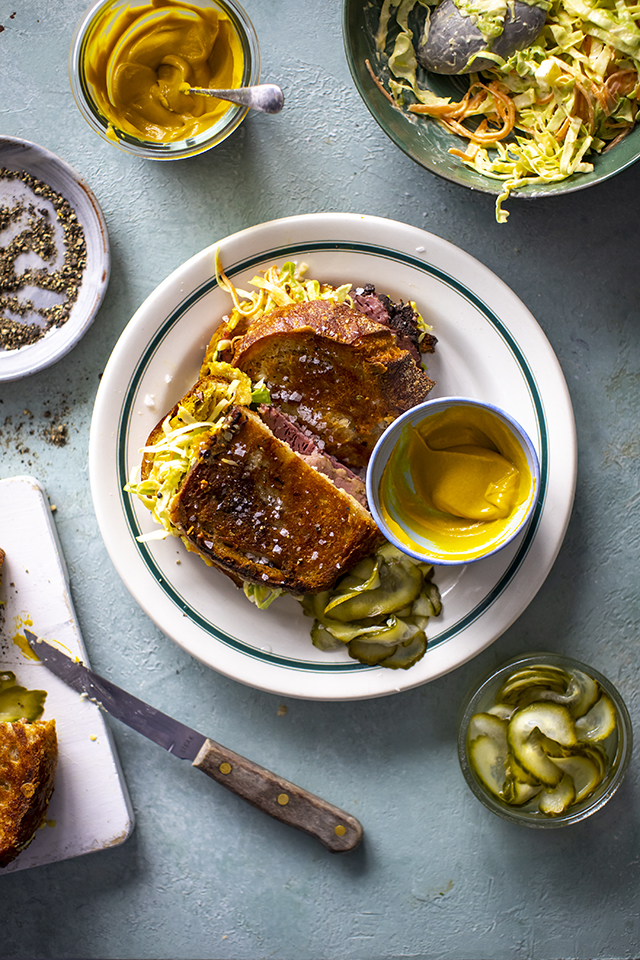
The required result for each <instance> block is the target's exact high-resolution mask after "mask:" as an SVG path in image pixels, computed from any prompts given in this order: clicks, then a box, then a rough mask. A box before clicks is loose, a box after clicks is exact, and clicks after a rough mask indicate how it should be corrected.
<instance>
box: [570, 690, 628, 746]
mask: <svg viewBox="0 0 640 960" xmlns="http://www.w3.org/2000/svg"><path fill="white" fill-rule="evenodd" d="M617 723H618V716H617V714H616V708H615V707H614V705H613V703H612V702H611V700H610V699H609V697H608V696H607V695H606V694H604V693H603V694H602V696H601V697H600V699H599V700H598V701H597V702H596V703H595V704H594V706H593V707H591V710H589V711H588V712H587V713H585V715H584V716H583V717H579V719H578V720H576V733H577V735H578V738H579V739H580V740H581V741H587V742H598V741H599V740H606V739H607V737H609V736H611V734H612V733H613V731H614V730H615V729H616V726H617Z"/></svg>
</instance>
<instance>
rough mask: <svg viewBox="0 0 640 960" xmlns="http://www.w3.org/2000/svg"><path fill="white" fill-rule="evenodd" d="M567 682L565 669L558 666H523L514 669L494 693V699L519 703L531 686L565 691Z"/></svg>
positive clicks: (560, 691) (527, 695) (558, 691)
mask: <svg viewBox="0 0 640 960" xmlns="http://www.w3.org/2000/svg"><path fill="white" fill-rule="evenodd" d="M567 683H568V676H567V673H566V671H564V670H561V669H560V668H559V667H550V666H546V667H545V666H539V667H524V668H523V669H522V670H516V672H515V673H513V674H511V675H510V676H509V677H508V678H507V680H505V682H504V683H503V684H502V686H501V687H500V689H499V690H498V692H497V693H496V700H497V701H500V702H502V703H519V701H520V699H521V698H522V697H529V695H530V694H529V691H530V690H531V688H532V687H539V688H541V689H543V690H554V691H556V692H557V693H559V694H562V693H564V692H565V690H566V688H567Z"/></svg>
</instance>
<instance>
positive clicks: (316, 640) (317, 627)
mask: <svg viewBox="0 0 640 960" xmlns="http://www.w3.org/2000/svg"><path fill="white" fill-rule="evenodd" d="M311 643H312V644H313V645H314V647H317V648H318V650H324V651H325V652H326V651H328V650H338V649H339V648H340V647H344V640H338V639H337V638H336V637H334V636H333V634H331V633H329V631H328V630H325V628H324V627H323V626H322V624H321V623H318V621H317V620H316V621H315V623H314V624H313V627H312V628H311Z"/></svg>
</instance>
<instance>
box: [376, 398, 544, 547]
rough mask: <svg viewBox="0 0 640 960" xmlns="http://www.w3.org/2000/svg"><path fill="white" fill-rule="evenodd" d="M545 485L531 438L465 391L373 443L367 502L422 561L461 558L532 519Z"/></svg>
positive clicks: (425, 406)
mask: <svg viewBox="0 0 640 960" xmlns="http://www.w3.org/2000/svg"><path fill="white" fill-rule="evenodd" d="M539 486H540V465H539V461H538V456H537V453H536V449H535V447H534V445H533V442H532V441H531V438H530V437H529V435H528V434H527V433H526V431H525V430H524V429H523V427H521V426H520V424H519V423H518V422H517V421H516V420H515V419H514V418H513V417H512V416H511V415H510V414H508V413H507V412H506V411H505V410H502V409H500V408H499V407H496V406H494V405H493V404H490V403H484V402H482V401H480V400H473V399H470V398H467V397H443V398H440V399H437V400H427V401H426V402H425V403H422V404H419V405H418V406H416V407H413V408H412V409H410V410H407V411H406V413H403V414H402V415H401V416H400V417H398V418H397V420H395V421H394V422H393V423H392V424H391V425H390V426H389V427H387V429H386V430H385V432H384V433H383V434H382V436H381V437H380V439H379V440H378V442H377V444H376V446H375V447H374V450H373V453H372V455H371V459H370V461H369V465H368V468H367V499H368V502H369V508H370V510H371V513H372V515H373V517H374V519H375V521H376V523H377V524H378V526H379V527H380V530H381V531H382V533H383V534H384V535H385V537H386V538H387V539H388V540H390V541H391V543H393V544H394V545H395V546H396V547H398V549H399V550H402V551H404V552H405V553H407V554H408V555H409V556H411V557H414V558H415V559H416V560H420V561H424V562H427V563H434V564H445V565H454V564H465V563H472V562H474V561H477V560H482V559H483V558H485V557H489V556H491V555H492V554H494V553H496V552H497V551H498V550H501V549H502V548H503V547H505V546H506V545H507V544H508V543H510V542H511V541H512V540H513V538H514V537H516V536H518V534H520V533H522V532H523V530H524V529H525V528H526V526H527V525H528V523H529V521H530V519H531V516H532V514H533V511H534V509H535V506H536V503H537V501H538V492H539Z"/></svg>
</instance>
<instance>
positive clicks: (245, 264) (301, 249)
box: [117, 240, 549, 674]
mask: <svg viewBox="0 0 640 960" xmlns="http://www.w3.org/2000/svg"><path fill="white" fill-rule="evenodd" d="M328 251H345V252H349V253H354V252H356V253H364V254H367V255H369V256H377V257H381V258H382V259H386V260H392V261H394V262H397V263H402V264H405V265H408V266H410V267H412V268H414V269H416V270H418V271H420V272H421V273H425V274H427V275H429V276H431V277H434V278H435V279H437V280H438V281H440V282H441V283H443V284H444V285H446V286H448V287H450V288H452V289H453V290H455V291H456V293H457V294H458V295H459V296H461V297H463V298H464V299H465V300H467V301H468V302H469V303H471V304H473V306H474V307H475V308H476V309H477V310H478V311H479V312H480V313H481V314H482V315H483V316H484V317H485V319H486V320H487V321H488V322H489V323H490V324H491V326H492V327H493V328H494V329H495V330H496V331H497V333H498V334H499V335H500V337H501V338H502V339H503V340H504V342H505V344H506V345H507V346H508V348H509V350H510V352H511V353H512V355H513V357H514V359H515V361H516V363H517V365H518V367H519V369H520V371H521V373H522V376H523V379H524V381H525V383H526V384H527V388H528V390H529V394H530V396H531V401H532V404H533V407H534V410H535V414H536V420H537V424H538V431H539V438H540V496H539V498H538V502H537V505H536V507H535V510H534V512H533V514H532V517H531V521H530V523H529V526H528V527H527V530H526V532H525V534H524V536H523V537H522V540H521V542H520V545H519V547H518V550H517V552H516V554H515V555H514V557H513V559H512V561H511V563H510V564H509V566H508V568H507V569H506V570H505V572H504V573H503V575H502V576H501V577H500V579H499V580H498V581H497V583H496V584H495V585H494V586H493V588H492V589H491V590H490V591H489V593H488V594H487V595H486V597H484V598H483V599H482V600H481V601H480V602H479V603H478V604H477V605H476V606H475V607H474V608H473V610H471V611H469V613H468V614H466V615H465V616H464V617H462V618H461V619H460V620H458V621H457V622H456V623H455V624H453V625H452V626H451V627H449V629H448V630H446V631H444V632H443V633H441V634H439V635H438V636H437V637H435V638H433V639H432V640H430V641H429V647H428V650H432V649H434V648H435V647H438V646H441V645H442V644H443V643H446V642H447V641H449V640H452V639H453V638H455V637H456V636H458V635H459V634H460V633H462V632H463V631H464V630H466V629H467V628H468V627H469V626H470V625H471V624H473V623H474V622H475V621H476V620H478V618H479V617H481V616H482V615H483V614H484V613H485V611H487V610H488V609H489V607H491V606H492V605H493V604H494V603H495V602H496V600H497V599H498V598H499V597H500V596H501V594H502V593H503V592H504V591H505V589H506V588H507V587H508V585H509V584H510V582H511V581H512V580H513V578H514V576H515V575H516V573H517V571H518V570H519V568H520V567H521V565H522V563H523V562H524V559H525V557H526V555H527V553H528V552H529V549H530V547H531V544H532V542H533V540H534V538H535V535H536V533H537V530H538V526H539V524H540V520H541V517H542V512H543V509H544V503H545V499H546V493H547V484H548V474H549V447H548V432H547V423H546V418H545V414H544V408H543V404H542V399H541V397H540V392H539V390H538V386H537V383H536V380H535V377H534V375H533V372H532V370H531V368H530V367H529V364H528V362H527V360H526V357H525V356H524V354H523V353H522V351H521V350H520V347H519V346H518V344H517V342H516V341H515V339H514V338H513V336H512V334H511V333H510V331H509V330H508V329H507V328H506V327H505V325H504V324H503V323H502V321H501V320H500V319H499V317H497V316H496V314H495V313H494V312H493V311H492V310H491V309H490V307H489V306H488V305H487V304H486V303H484V301H483V300H482V299H481V298H480V297H478V296H477V295H476V294H475V293H473V292H472V291H471V290H469V289H468V288H467V287H465V286H464V284H462V283H461V282H460V281H459V280H456V279H455V278H454V277H451V276H449V275H448V274H447V273H445V272H444V271H442V270H440V269H439V268H438V267H435V266H432V265H431V264H428V263H425V261H424V260H422V259H418V258H416V257H413V256H411V255H410V254H406V253H403V252H401V251H398V250H389V249H387V248H386V247H382V246H378V245H376V244H368V243H352V242H350V241H339V240H336V241H331V242H327V241H319V242H318V241H314V242H307V243H295V244H287V245H285V246H279V247H273V248H272V249H270V250H264V251H261V252H260V253H259V254H256V255H255V256H252V257H247V258H246V259H245V260H241V261H238V262H237V263H235V264H233V265H231V266H230V267H229V268H225V273H226V275H227V276H228V277H229V278H232V277H234V276H236V275H237V274H238V273H241V272H242V271H243V270H249V269H251V268H252V267H257V266H259V265H262V264H264V263H265V261H266V260H269V259H272V258H275V259H276V260H279V259H281V258H284V259H289V258H292V257H295V256H300V255H304V254H309V253H314V252H316V253H317V252H328ZM216 286H217V281H216V279H215V277H211V278H210V279H209V280H207V281H206V282H205V283H203V284H202V285H201V286H199V287H198V288H197V289H195V290H193V291H192V292H191V293H190V294H189V295H188V296H187V297H185V299H184V300H183V301H182V302H181V303H180V304H178V306H176V307H175V309H174V310H173V311H172V312H171V313H170V314H169V315H168V316H167V317H166V319H165V320H164V322H163V323H162V324H161V325H160V326H159V327H158V330H157V331H156V333H155V335H154V336H153V337H152V338H151V340H150V341H149V343H148V345H147V347H146V349H145V351H144V352H143V354H142V356H141V357H140V359H139V361H138V363H137V365H136V367H135V370H134V371H133V373H132V375H131V377H130V380H129V384H128V386H127V390H126V393H125V397H124V402H123V405H122V409H121V412H120V419H119V423H118V434H117V444H118V476H119V481H120V483H119V487H120V500H121V504H122V509H123V511H124V515H125V518H126V521H127V524H128V527H129V530H130V532H131V536H132V538H133V540H134V542H135V544H136V546H137V548H138V552H139V554H140V557H141V559H142V561H143V562H144V564H145V566H146V567H147V569H148V570H149V572H150V573H151V575H152V576H153V578H154V579H155V580H156V582H157V584H158V586H159V587H160V589H161V590H162V591H163V592H164V594H165V595H166V596H167V597H168V598H169V599H170V600H171V601H172V603H174V604H175V605H176V607H177V608H178V609H179V610H180V611H181V612H182V613H183V614H185V615H186V616H187V617H188V618H189V619H190V620H191V621H192V623H194V624H196V625H197V626H198V627H200V629H202V630H204V631H205V632H206V633H207V634H209V635H210V636H211V637H214V638H215V639H216V640H218V641H220V643H223V644H226V645H227V646H229V647H231V648H233V649H234V650H238V651H240V652H241V653H243V654H245V655H246V656H249V657H252V658H253V659H255V660H261V661H264V662H267V663H271V664H275V665H277V666H279V667H283V668H285V669H287V668H288V669H294V670H305V671H310V672H315V673H340V674H343V673H350V672H354V671H362V670H372V669H380V668H378V667H367V666H364V665H363V664H360V663H356V662H355V661H354V663H332V664H328V663H327V664H323V663H316V662H313V661H307V660H296V659H292V658H290V657H283V656H280V655H278V654H275V653H269V652H267V651H265V650H259V649H256V648H254V647H252V646H249V645H248V644H247V643H245V642H244V641H242V640H240V639H239V638H238V637H234V636H231V635H230V634H228V633H225V632H224V631H222V630H221V629H220V628H219V627H217V626H216V625H215V624H214V623H211V622H210V621H209V620H207V619H205V618H204V617H203V616H202V615H201V614H200V613H199V612H198V611H197V610H195V609H194V608H193V607H192V606H191V605H190V604H189V603H188V601H187V600H186V599H185V598H184V597H183V596H181V594H180V593H178V591H177V590H176V589H175V588H174V587H173V586H172V584H171V583H168V582H167V580H166V579H165V577H164V576H163V574H162V572H161V570H160V569H159V567H158V565H157V564H156V562H155V560H154V558H153V556H152V554H151V553H150V551H149V549H148V547H147V545H146V544H144V543H139V542H138V541H137V539H136V538H137V537H138V536H139V535H140V534H141V533H142V531H141V529H140V526H139V524H138V520H137V517H136V515H135V512H134V510H133V507H132V503H131V498H130V497H128V496H126V495H125V494H124V490H123V488H124V486H125V484H126V482H127V480H128V474H127V464H126V450H127V446H128V439H129V430H130V427H131V411H132V408H133V405H134V401H135V397H136V395H137V390H138V385H139V383H140V381H141V379H142V377H143V376H144V374H145V372H146V370H147V368H148V366H149V364H150V363H151V361H152V359H153V358H154V356H155V355H156V353H157V352H158V350H159V349H160V347H161V346H162V343H163V341H164V339H165V337H166V336H167V334H168V333H169V332H170V331H171V330H172V328H173V327H174V326H175V324H176V323H178V322H179V320H180V319H181V318H182V317H183V315H184V314H185V313H186V312H187V311H188V310H190V309H191V308H192V307H193V306H194V305H195V304H196V303H197V302H198V301H199V300H201V299H202V298H203V297H205V296H206V295H207V294H208V293H210V292H211V290H213V289H215V287H216Z"/></svg>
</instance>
